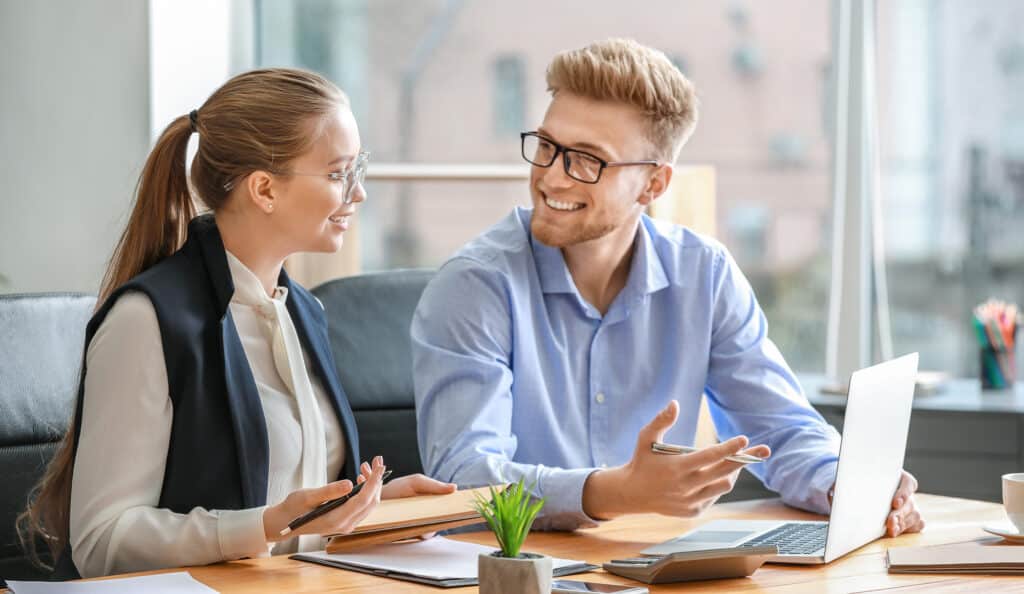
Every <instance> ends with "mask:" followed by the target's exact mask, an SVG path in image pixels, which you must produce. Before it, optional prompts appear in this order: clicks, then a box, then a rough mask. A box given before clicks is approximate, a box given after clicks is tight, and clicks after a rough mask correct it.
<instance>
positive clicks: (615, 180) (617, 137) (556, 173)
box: [530, 91, 655, 248]
mask: <svg viewBox="0 0 1024 594" xmlns="http://www.w3.org/2000/svg"><path fill="white" fill-rule="evenodd" d="M644 130H645V125H644V121H643V119H642V117H641V115H640V113H639V112H638V111H637V110H636V109H635V108H633V107H631V106H628V105H624V104H619V103H608V102H602V101H595V100H593V99H587V98H584V97H580V96H578V95H572V94H570V93H566V92H564V91H563V92H559V93H557V94H556V95H555V97H554V98H553V99H552V101H551V105H549V106H548V111H547V113H546V114H545V115H544V121H543V123H542V124H541V126H540V127H539V128H538V129H537V132H538V133H539V134H540V135H542V136H544V137H546V138H549V139H551V140H553V141H554V142H556V143H558V144H560V145H562V146H564V147H566V148H572V149H577V150H581V151H585V152H588V153H590V154H593V155H596V156H598V157H600V158H601V159H604V160H605V161H638V160H645V159H653V158H654V148H653V146H652V145H651V143H650V141H649V140H647V137H646V136H645V134H644ZM562 163H563V160H562V155H561V154H559V155H558V158H557V159H555V162H554V163H553V164H552V165H551V167H547V168H545V167H538V166H536V165H534V166H533V167H532V168H531V170H530V195H531V198H532V200H533V206H534V211H533V219H532V222H531V225H530V230H531V231H532V233H533V235H534V237H536V238H537V239H538V240H539V241H540V242H541V243H543V244H545V245H549V246H552V247H560V248H561V247H568V246H571V245H575V244H578V243H583V242H586V241H592V240H595V239H599V238H601V237H604V236H606V235H608V234H610V233H612V232H613V231H615V230H616V229H619V228H622V227H623V226H632V225H634V223H635V221H636V218H637V217H639V216H640V213H641V211H642V210H643V208H644V206H645V204H641V203H639V202H638V200H639V199H640V198H641V197H642V196H643V195H644V193H645V190H646V188H647V187H648V183H649V181H650V179H651V176H652V174H653V172H654V170H655V167H652V166H629V167H607V168H605V169H604V171H603V172H602V173H601V177H600V179H599V181H598V182H597V183H596V184H587V183H583V182H580V181H577V180H575V179H573V178H572V177H569V176H568V175H567V174H566V173H565V169H564V168H563V165H562Z"/></svg>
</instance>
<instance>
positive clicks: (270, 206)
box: [267, 202, 274, 212]
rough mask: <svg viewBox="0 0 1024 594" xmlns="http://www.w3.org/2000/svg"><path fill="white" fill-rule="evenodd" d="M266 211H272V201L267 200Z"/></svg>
mask: <svg viewBox="0 0 1024 594" xmlns="http://www.w3.org/2000/svg"><path fill="white" fill-rule="evenodd" d="M267 212H274V203H273V202H268V203H267Z"/></svg>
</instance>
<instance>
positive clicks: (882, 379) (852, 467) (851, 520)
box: [641, 353, 917, 565]
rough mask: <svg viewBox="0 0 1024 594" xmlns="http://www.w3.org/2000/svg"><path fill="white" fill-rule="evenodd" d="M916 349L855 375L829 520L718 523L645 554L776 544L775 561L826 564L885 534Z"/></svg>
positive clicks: (907, 423) (896, 483)
mask: <svg viewBox="0 0 1024 594" xmlns="http://www.w3.org/2000/svg"><path fill="white" fill-rule="evenodd" d="M916 375H917V353H911V354H909V355H905V356H903V357H899V358H898V359H893V360H891V361H887V362H885V363H880V364H878V365H875V366H873V367H868V368H866V369H861V370H859V371H856V372H854V374H853V376H852V377H851V378H850V393H849V400H848V402H847V404H846V417H845V421H844V426H843V439H842V444H841V445H840V449H839V467H838V470H837V471H836V485H835V494H834V495H833V497H832V514H831V516H830V518H829V521H828V522H807V521H804V522H799V521H775V520H714V521H711V522H709V523H707V524H704V525H703V526H701V527H700V528H697V529H696V530H693V531H690V532H687V533H686V534H684V535H682V536H680V537H678V538H674V539H672V540H668V541H666V542H663V543H661V544H658V545H654V546H652V547H648V548H646V549H644V550H643V551H641V553H642V554H644V555H668V554H671V553H675V552H678V551H697V550H706V549H713V548H723V547H738V546H765V545H776V546H777V547H778V548H779V554H778V555H776V556H774V557H772V558H771V559H770V560H769V562H773V563H800V564H807V565H811V564H822V563H829V562H831V561H833V560H835V559H837V558H839V557H841V556H843V555H845V554H846V553H849V552H850V551H852V550H854V549H856V548H858V547H860V546H863V545H865V544H867V543H869V542H871V541H873V540H875V539H877V538H879V537H881V536H882V535H883V534H885V520H886V517H887V516H888V515H889V512H890V511H891V509H892V497H893V495H894V494H895V492H896V487H898V486H899V480H900V470H901V469H902V468H903V456H904V453H905V452H906V447H907V432H908V430H909V428H910V409H911V405H912V403H913V398H914V381H915V377H916Z"/></svg>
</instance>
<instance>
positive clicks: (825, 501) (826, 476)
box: [806, 460, 839, 515]
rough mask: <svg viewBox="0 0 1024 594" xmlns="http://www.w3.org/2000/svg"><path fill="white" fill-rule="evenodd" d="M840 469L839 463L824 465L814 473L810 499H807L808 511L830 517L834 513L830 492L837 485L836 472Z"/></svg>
mask: <svg viewBox="0 0 1024 594" xmlns="http://www.w3.org/2000/svg"><path fill="white" fill-rule="evenodd" d="M838 468H839V461H838V460H836V461H833V462H829V463H827V464H824V465H822V466H821V468H819V469H818V470H817V472H815V473H814V478H813V479H812V480H811V485H810V492H809V493H808V495H809V497H808V498H807V502H806V503H807V509H808V510H810V511H813V512H817V513H820V514H825V515H829V514H831V513H832V502H831V501H829V491H831V490H832V487H833V486H834V485H835V484H836V470H837V469H838Z"/></svg>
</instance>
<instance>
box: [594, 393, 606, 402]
mask: <svg viewBox="0 0 1024 594" xmlns="http://www.w3.org/2000/svg"><path fill="white" fill-rule="evenodd" d="M594 400H597V403H598V404H604V392H598V393H597V396H594Z"/></svg>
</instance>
